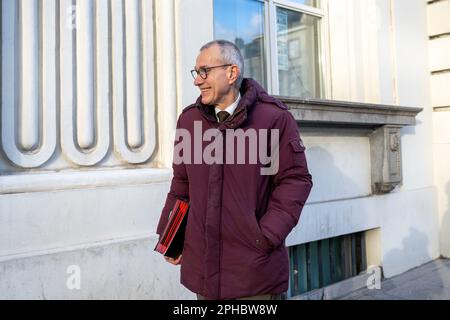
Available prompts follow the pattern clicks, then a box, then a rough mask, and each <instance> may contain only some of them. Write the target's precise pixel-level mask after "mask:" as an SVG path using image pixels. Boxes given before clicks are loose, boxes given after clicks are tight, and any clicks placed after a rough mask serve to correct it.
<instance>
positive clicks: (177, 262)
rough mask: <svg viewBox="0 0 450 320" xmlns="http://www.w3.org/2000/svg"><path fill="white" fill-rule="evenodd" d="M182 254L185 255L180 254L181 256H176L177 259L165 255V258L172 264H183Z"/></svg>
mask: <svg viewBox="0 0 450 320" xmlns="http://www.w3.org/2000/svg"><path fill="white" fill-rule="evenodd" d="M182 256H183V255H181V254H180V256H179V257H178V258H176V259H173V258H169V257H164V259H166V261H167V262H168V263H171V264H173V265H174V266H177V265H179V264H181V257H182Z"/></svg>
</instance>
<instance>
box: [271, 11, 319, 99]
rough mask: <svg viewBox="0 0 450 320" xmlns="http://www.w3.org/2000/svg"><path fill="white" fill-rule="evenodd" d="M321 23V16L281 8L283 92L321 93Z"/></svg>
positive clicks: (279, 33) (279, 32)
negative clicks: (319, 32)
mask: <svg viewBox="0 0 450 320" xmlns="http://www.w3.org/2000/svg"><path fill="white" fill-rule="evenodd" d="M318 22H319V18H315V17H313V16H310V15H306V14H304V13H301V12H296V11H291V10H287V9H283V8H277V47H278V81H279V92H280V95H283V96H294V97H319V96H320V76H319V61H318Z"/></svg>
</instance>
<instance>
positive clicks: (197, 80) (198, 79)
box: [194, 74, 203, 86]
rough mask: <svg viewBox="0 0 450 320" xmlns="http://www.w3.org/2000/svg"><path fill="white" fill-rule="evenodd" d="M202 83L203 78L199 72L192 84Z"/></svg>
mask: <svg viewBox="0 0 450 320" xmlns="http://www.w3.org/2000/svg"><path fill="white" fill-rule="evenodd" d="M202 83H203V78H202V77H200V75H199V74H197V76H196V77H195V79H194V85H196V86H199V85H201V84H202Z"/></svg>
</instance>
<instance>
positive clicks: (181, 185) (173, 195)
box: [156, 117, 189, 236]
mask: <svg viewBox="0 0 450 320" xmlns="http://www.w3.org/2000/svg"><path fill="white" fill-rule="evenodd" d="M180 119H181V117H180V118H179V119H178V122H177V129H180V127H181V125H180ZM175 144H176V143H175ZM172 169H173V177H172V182H171V184H170V190H169V193H168V194H167V197H166V202H165V204H164V207H163V209H162V213H161V216H160V218H159V223H158V227H157V229H156V233H157V234H159V235H160V236H161V234H162V233H163V232H164V228H165V227H166V224H167V221H168V220H169V213H170V210H172V208H173V206H174V204H175V201H176V200H177V199H184V200H189V180H188V176H187V172H186V166H185V164H184V163H181V164H175V163H172Z"/></svg>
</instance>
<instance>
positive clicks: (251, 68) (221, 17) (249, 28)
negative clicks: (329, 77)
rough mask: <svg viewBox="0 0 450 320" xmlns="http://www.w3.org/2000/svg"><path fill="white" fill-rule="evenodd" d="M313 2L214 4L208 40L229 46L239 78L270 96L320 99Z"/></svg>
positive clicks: (317, 14) (229, 0) (318, 17)
mask: <svg viewBox="0 0 450 320" xmlns="http://www.w3.org/2000/svg"><path fill="white" fill-rule="evenodd" d="M323 16H324V14H323V11H322V10H321V9H320V8H319V5H318V0H289V1H287V0H279V1H276V0H264V1H263V0H214V37H215V38H216V39H226V40H229V41H232V42H234V43H235V44H236V45H237V46H238V47H239V48H240V49H241V51H242V54H243V56H244V60H245V70H244V76H245V77H251V78H253V79H255V80H256V81H258V82H259V83H261V85H263V86H264V87H265V88H266V89H267V90H268V91H269V92H271V93H272V94H279V95H283V96H290V97H302V98H311V97H312V98H320V97H323V91H324V88H323V81H322V74H321V73H322V68H321V66H320V63H319V61H320V54H321V51H320V38H321V37H320V28H321V22H322V18H323Z"/></svg>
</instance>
